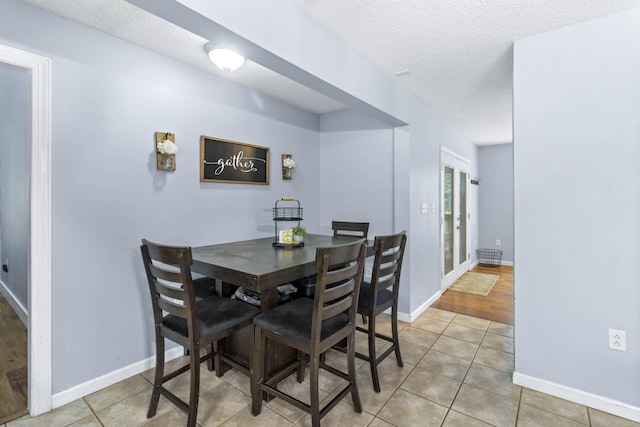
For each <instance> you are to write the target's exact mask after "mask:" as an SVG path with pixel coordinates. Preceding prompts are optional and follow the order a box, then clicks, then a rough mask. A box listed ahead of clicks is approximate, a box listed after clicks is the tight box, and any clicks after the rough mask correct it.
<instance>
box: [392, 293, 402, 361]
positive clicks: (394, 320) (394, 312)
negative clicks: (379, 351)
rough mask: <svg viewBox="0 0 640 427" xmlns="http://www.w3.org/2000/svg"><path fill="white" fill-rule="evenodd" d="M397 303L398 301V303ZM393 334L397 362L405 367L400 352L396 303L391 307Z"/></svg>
mask: <svg viewBox="0 0 640 427" xmlns="http://www.w3.org/2000/svg"><path fill="white" fill-rule="evenodd" d="M396 304H397V303H396ZM391 334H392V339H393V346H394V350H395V352H396V362H398V366H399V367H401V368H402V367H403V366H404V364H403V363H402V355H401V354H400V339H399V338H398V307H397V305H394V306H393V307H392V308H391Z"/></svg>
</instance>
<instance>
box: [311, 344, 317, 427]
mask: <svg viewBox="0 0 640 427" xmlns="http://www.w3.org/2000/svg"><path fill="white" fill-rule="evenodd" d="M309 359H310V360H309V386H310V389H311V403H310V405H309V406H310V408H309V409H310V412H311V426H312V427H320V396H319V394H318V377H319V375H320V355H319V354H311V355H309Z"/></svg>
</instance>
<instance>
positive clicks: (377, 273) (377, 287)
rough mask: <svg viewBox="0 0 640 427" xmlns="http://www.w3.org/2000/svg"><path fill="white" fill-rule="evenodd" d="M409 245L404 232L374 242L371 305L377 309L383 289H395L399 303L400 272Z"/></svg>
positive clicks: (395, 295) (394, 293) (394, 294)
mask: <svg viewBox="0 0 640 427" xmlns="http://www.w3.org/2000/svg"><path fill="white" fill-rule="evenodd" d="M406 243H407V234H406V232H404V231H402V232H400V233H398V234H392V235H389V236H376V237H375V240H374V242H373V247H374V251H375V256H374V260H373V268H372V270H371V293H370V298H371V304H370V305H369V307H376V306H377V305H376V300H375V299H376V297H377V295H378V292H379V291H381V290H383V289H388V288H390V287H393V289H392V291H393V296H394V301H395V302H397V301H398V290H399V288H400V272H401V270H402V258H403V257H404V248H405V245H406Z"/></svg>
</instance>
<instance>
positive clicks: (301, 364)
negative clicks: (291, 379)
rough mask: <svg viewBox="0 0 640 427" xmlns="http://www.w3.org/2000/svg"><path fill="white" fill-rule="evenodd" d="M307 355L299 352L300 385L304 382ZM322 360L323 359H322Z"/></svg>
mask: <svg viewBox="0 0 640 427" xmlns="http://www.w3.org/2000/svg"><path fill="white" fill-rule="evenodd" d="M305 357H306V356H305V354H304V353H303V352H301V351H300V350H298V369H297V380H298V382H299V383H302V382H304V368H305V367H306V365H307V364H306V363H305V362H306V361H305ZM321 360H322V359H321Z"/></svg>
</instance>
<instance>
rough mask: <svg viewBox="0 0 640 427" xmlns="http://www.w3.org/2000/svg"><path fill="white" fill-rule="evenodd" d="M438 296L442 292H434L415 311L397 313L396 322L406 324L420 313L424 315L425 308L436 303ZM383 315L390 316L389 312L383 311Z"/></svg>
mask: <svg viewBox="0 0 640 427" xmlns="http://www.w3.org/2000/svg"><path fill="white" fill-rule="evenodd" d="M440 296H442V291H438V292H436V293H435V294H434V295H432V296H431V298H429V299H428V300H427V301H425V302H424V304H422V305H421V306H420V307H418V308H417V309H415V310H414V311H413V312H411V313H402V312H398V320H401V321H403V322H407V323H411V322H413V321H414V320H416V319H417V318H418V317H420V315H421V314H422V313H424V312H425V311H426V310H427V308H429V307H430V306H431V304H433V303H434V302H436V301H437V300H438V298H440ZM385 313H387V314H391V311H390V310H387V311H385Z"/></svg>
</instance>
